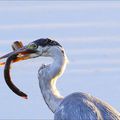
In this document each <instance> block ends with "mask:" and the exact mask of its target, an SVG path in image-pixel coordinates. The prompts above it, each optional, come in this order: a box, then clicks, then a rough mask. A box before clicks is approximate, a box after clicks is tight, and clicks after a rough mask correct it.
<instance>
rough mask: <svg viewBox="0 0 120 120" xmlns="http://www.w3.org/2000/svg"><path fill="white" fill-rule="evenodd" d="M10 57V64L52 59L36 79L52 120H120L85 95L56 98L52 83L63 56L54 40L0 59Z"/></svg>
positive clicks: (63, 65)
mask: <svg viewBox="0 0 120 120" xmlns="http://www.w3.org/2000/svg"><path fill="white" fill-rule="evenodd" d="M14 55H16V57H14V61H13V62H17V61H20V60H26V59H31V58H36V57H40V56H44V57H52V58H53V63H52V64H48V65H45V64H43V65H42V66H41V67H40V68H39V70H38V80H39V86H40V90H41V93H42V95H43V98H44V100H45V102H46V104H47V106H48V107H49V109H50V110H51V111H52V112H53V113H54V120H120V113H119V112H118V111H117V110H115V109H114V108H113V107H112V106H110V105H109V104H107V103H106V102H103V101H101V100H99V99H98V98H96V97H93V96H91V95H89V94H87V93H82V92H76V93H72V94H70V95H68V96H66V97H63V96H62V95H60V93H59V91H58V90H57V88H56V81H57V79H58V78H59V77H60V76H61V75H62V74H63V72H64V70H65V68H66V65H67V56H66V53H65V50H64V48H63V47H62V46H61V45H60V44H59V43H58V42H57V41H55V40H51V39H49V38H41V39H38V40H35V41H33V42H31V43H29V44H28V45H26V46H24V47H22V48H19V49H17V50H16V51H14V52H12V53H9V54H7V55H5V56H3V57H1V58H5V57H8V58H9V56H14ZM11 58H12V57H11Z"/></svg>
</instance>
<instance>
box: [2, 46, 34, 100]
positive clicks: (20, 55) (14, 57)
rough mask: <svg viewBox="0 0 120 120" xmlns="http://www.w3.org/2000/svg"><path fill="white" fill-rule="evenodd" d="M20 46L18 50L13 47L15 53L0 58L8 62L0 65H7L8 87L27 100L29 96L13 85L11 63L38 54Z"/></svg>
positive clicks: (6, 77) (17, 47) (6, 79)
mask: <svg viewBox="0 0 120 120" xmlns="http://www.w3.org/2000/svg"><path fill="white" fill-rule="evenodd" d="M18 45H19V44H18ZM18 45H17V46H16V48H15V46H13V50H14V51H13V52H10V53H8V54H6V55H4V56H2V57H0V60H1V59H4V58H7V60H6V62H1V63H0V65H5V68H4V78H5V81H6V84H7V85H8V87H9V88H10V89H11V90H12V91H13V92H14V93H15V94H17V95H18V96H20V97H22V98H25V99H27V95H26V94H25V93H24V92H22V91H21V90H20V89H18V88H17V87H16V86H15V85H14V84H13V82H12V80H11V77H10V66H11V63H14V62H18V61H22V60H26V59H29V58H30V54H32V53H36V51H35V50H31V49H28V48H27V47H26V46H18Z"/></svg>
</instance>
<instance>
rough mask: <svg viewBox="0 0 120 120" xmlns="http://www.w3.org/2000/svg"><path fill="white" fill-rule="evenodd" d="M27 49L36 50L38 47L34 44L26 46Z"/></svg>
mask: <svg viewBox="0 0 120 120" xmlns="http://www.w3.org/2000/svg"><path fill="white" fill-rule="evenodd" d="M27 47H28V49H37V48H38V46H37V45H36V44H34V43H32V44H30V45H28V46H27Z"/></svg>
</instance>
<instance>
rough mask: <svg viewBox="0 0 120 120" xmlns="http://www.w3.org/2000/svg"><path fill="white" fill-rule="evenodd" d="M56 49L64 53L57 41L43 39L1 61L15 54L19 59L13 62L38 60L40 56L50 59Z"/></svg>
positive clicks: (5, 56) (7, 55)
mask: <svg viewBox="0 0 120 120" xmlns="http://www.w3.org/2000/svg"><path fill="white" fill-rule="evenodd" d="M56 49H59V50H61V51H62V46H61V45H60V44H59V43H58V42H57V41H55V40H51V39H49V38H46V39H44V38H41V39H38V40H35V41H33V42H31V43H29V44H28V45H26V46H23V47H22V48H19V49H17V50H15V51H13V52H11V53H8V54H6V55H4V56H2V57H0V59H3V58H7V57H9V56H11V55H14V54H16V55H17V57H16V59H14V60H13V62H17V61H21V60H26V59H31V58H36V57H39V56H46V57H49V56H50V55H51V51H52V52H54V51H55V50H56Z"/></svg>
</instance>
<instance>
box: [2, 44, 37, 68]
mask: <svg viewBox="0 0 120 120" xmlns="http://www.w3.org/2000/svg"><path fill="white" fill-rule="evenodd" d="M33 53H36V51H35V50H32V49H28V48H27V47H26V46H24V47H22V48H20V49H17V50H15V51H13V52H10V53H8V54H6V55H3V56H2V57H0V60H2V59H5V58H8V57H9V56H11V55H14V54H16V55H17V57H16V59H14V60H13V61H12V63H14V62H18V61H22V60H27V59H30V58H31V57H30V54H33ZM2 65H5V62H0V66H2Z"/></svg>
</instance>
